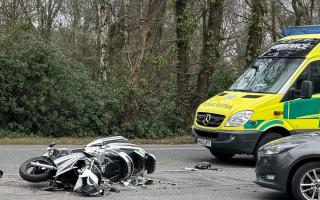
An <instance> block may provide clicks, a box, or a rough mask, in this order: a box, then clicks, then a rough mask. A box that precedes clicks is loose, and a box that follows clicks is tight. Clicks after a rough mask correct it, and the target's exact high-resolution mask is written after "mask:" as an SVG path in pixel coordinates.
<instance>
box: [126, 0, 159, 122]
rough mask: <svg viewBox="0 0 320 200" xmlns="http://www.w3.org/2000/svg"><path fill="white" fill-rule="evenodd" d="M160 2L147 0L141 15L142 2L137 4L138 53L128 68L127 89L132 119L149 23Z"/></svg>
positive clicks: (135, 108) (137, 100) (138, 89)
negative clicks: (144, 13) (145, 9)
mask: <svg viewBox="0 0 320 200" xmlns="http://www.w3.org/2000/svg"><path fill="white" fill-rule="evenodd" d="M160 1H161V0H149V1H148V2H149V3H148V9H147V13H146V15H145V16H144V15H143V4H142V2H143V1H142V0H141V1H140V3H139V10H140V25H139V30H138V32H139V34H138V41H139V43H138V51H137V54H136V56H135V59H134V60H133V61H132V64H131V65H130V66H129V77H128V88H129V99H128V100H129V102H130V106H129V117H130V118H134V117H135V116H137V113H138V112H139V110H140V103H139V98H138V97H139V91H140V78H141V67H142V62H143V59H144V56H145V52H146V48H147V46H148V41H147V40H148V34H149V32H150V28H151V23H152V22H153V21H154V18H155V16H156V11H157V9H158V7H159V3H160Z"/></svg>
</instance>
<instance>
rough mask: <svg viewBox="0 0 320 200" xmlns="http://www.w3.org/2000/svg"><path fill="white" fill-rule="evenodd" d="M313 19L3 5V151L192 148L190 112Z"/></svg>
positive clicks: (101, 3)
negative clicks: (11, 146)
mask: <svg viewBox="0 0 320 200" xmlns="http://www.w3.org/2000/svg"><path fill="white" fill-rule="evenodd" d="M319 9H320V2H318V1H314V0H306V1H302V0H292V1H283V0H280V1H277V0H252V1H250V0H249V1H245V0H237V1H234V0H201V1H191V0H138V1H133V0H88V1H81V0H19V1H18V0H3V1H1V2H0V137H1V138H3V140H2V142H1V143H7V142H9V139H10V138H22V139H21V140H24V139H25V138H31V139H32V138H39V137H40V138H41V137H42V138H46V137H49V140H51V137H62V138H61V141H65V137H70V138H71V139H70V141H72V142H73V143H76V144H78V143H77V142H76V139H75V140H72V138H77V137H79V138H88V140H89V139H90V138H91V137H97V136H113V135H122V136H125V137H128V138H133V139H137V138H139V139H159V138H173V139H172V141H176V139H177V138H178V139H179V138H180V141H181V142H184V141H191V138H190V137H185V136H182V135H184V134H188V133H189V132H190V127H191V124H192V120H193V116H194V112H195V109H196V108H197V106H198V105H199V104H200V103H201V102H203V101H204V100H206V99H208V98H209V97H210V96H213V95H215V94H217V93H219V92H221V91H223V90H225V89H227V88H228V87H229V86H230V84H231V83H232V82H233V81H234V80H235V79H236V78H237V77H238V75H239V74H240V73H241V72H242V71H243V70H244V69H245V67H244V66H246V65H247V64H248V63H250V62H251V61H252V59H254V58H255V57H256V56H257V55H259V53H260V52H261V51H262V50H263V49H264V48H266V47H267V46H269V45H270V44H271V43H273V42H275V41H276V40H277V39H279V38H280V37H281V31H282V27H284V26H288V25H301V24H317V23H319V22H320V14H319V12H318V11H319ZM178 139H177V140H178ZM28 141H29V142H27V143H32V141H31V140H28ZM38 141H40V140H38ZM42 141H43V142H44V143H46V142H47V141H46V140H42ZM140 141H143V140H140ZM168 141H171V140H170V139H168ZM40 143H42V142H40ZM70 143H71V142H70Z"/></svg>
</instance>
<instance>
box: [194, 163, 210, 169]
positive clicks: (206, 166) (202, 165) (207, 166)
mask: <svg viewBox="0 0 320 200" xmlns="http://www.w3.org/2000/svg"><path fill="white" fill-rule="evenodd" d="M194 168H196V169H211V163H209V162H201V163H199V164H196V166H195V167H194Z"/></svg>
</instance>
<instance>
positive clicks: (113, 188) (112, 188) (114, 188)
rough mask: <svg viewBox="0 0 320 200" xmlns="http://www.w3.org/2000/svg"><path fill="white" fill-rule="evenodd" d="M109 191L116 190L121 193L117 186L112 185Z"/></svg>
mask: <svg viewBox="0 0 320 200" xmlns="http://www.w3.org/2000/svg"><path fill="white" fill-rule="evenodd" d="M109 191H110V192H115V193H120V190H119V189H118V188H116V187H111V188H110V189H109Z"/></svg>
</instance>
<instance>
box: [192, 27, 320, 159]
mask: <svg viewBox="0 0 320 200" xmlns="http://www.w3.org/2000/svg"><path fill="white" fill-rule="evenodd" d="M284 35H285V37H284V38H283V39H281V40H279V41H278V42H276V43H275V44H274V45H272V46H271V47H270V48H268V49H267V50H266V51H265V52H263V53H262V54H261V55H260V56H259V57H258V58H257V59H256V60H255V61H254V62H253V63H252V64H251V65H250V66H248V68H247V70H246V71H245V72H244V73H243V74H242V75H241V76H240V78H239V79H238V80H236V81H235V82H234V83H233V84H232V86H231V87H230V88H229V89H228V90H227V91H224V92H222V93H220V94H217V95H216V96H214V97H212V98H211V99H209V100H207V101H205V102H204V103H202V104H201V105H200V106H199V107H198V109H197V111H196V114H195V120H194V125H193V127H192V134H193V136H194V137H195V139H196V141H197V143H198V144H200V145H202V146H205V147H206V148H208V149H209V150H210V152H211V153H212V155H214V156H215V157H217V158H219V159H230V158H232V157H233V156H234V155H235V154H252V155H255V157H256V156H257V155H256V154H257V149H258V148H259V147H261V146H262V145H264V144H266V143H268V142H270V141H272V140H275V139H278V138H281V137H285V136H289V135H292V134H299V133H303V132H310V131H314V130H320V26H300V27H288V28H285V29H284Z"/></svg>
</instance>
